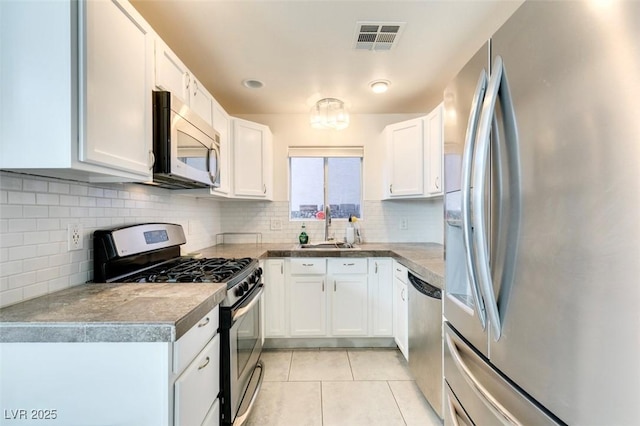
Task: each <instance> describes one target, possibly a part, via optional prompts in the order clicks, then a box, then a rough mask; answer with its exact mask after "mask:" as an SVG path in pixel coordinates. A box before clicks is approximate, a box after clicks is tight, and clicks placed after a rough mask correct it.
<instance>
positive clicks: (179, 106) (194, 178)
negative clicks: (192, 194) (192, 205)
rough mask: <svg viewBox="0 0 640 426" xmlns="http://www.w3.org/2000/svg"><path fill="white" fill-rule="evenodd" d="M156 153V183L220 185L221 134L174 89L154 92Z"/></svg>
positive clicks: (168, 185)
mask: <svg viewBox="0 0 640 426" xmlns="http://www.w3.org/2000/svg"><path fill="white" fill-rule="evenodd" d="M153 154H154V156H155V161H154V165H153V183H154V184H155V185H158V186H161V187H164V188H170V189H187V188H208V187H211V186H213V187H216V186H219V185H220V134H219V133H218V132H216V131H215V129H214V128H213V127H211V125H210V124H209V123H207V122H206V121H204V120H203V119H202V118H201V117H200V116H198V115H197V114H196V113H194V112H193V111H192V110H191V109H189V107H188V106H187V105H185V104H184V103H182V102H181V101H180V100H179V99H178V98H177V97H176V96H174V95H172V94H171V93H170V92H165V91H157V92H153Z"/></svg>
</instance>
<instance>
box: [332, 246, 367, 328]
mask: <svg viewBox="0 0 640 426" xmlns="http://www.w3.org/2000/svg"><path fill="white" fill-rule="evenodd" d="M328 273H329V286H330V289H329V294H330V298H331V303H330V308H331V335H332V336H363V337H365V336H367V335H368V334H369V328H368V326H367V323H368V322H367V318H368V315H369V313H368V301H369V299H368V294H367V293H368V291H367V290H368V282H367V259H350V258H340V259H329V260H328Z"/></svg>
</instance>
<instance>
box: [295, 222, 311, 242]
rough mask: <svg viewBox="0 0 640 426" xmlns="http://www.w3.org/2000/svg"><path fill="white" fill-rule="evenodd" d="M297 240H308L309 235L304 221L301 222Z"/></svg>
mask: <svg viewBox="0 0 640 426" xmlns="http://www.w3.org/2000/svg"><path fill="white" fill-rule="evenodd" d="M298 240H299V241H300V244H307V243H308V242H309V236H308V235H307V228H306V226H305V225H304V222H302V229H301V230H300V235H299V236H298Z"/></svg>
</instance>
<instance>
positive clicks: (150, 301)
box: [0, 284, 226, 343]
mask: <svg viewBox="0 0 640 426" xmlns="http://www.w3.org/2000/svg"><path fill="white" fill-rule="evenodd" d="M225 295H226V287H225V286H224V285H222V284H189V285H185V284H83V285H80V286H76V287H71V288H68V289H65V290H61V291H58V292H55V293H51V294H48V295H45V296H41V297H38V298H36V299H32V300H27V301H25V302H22V303H18V304H16V305H12V306H8V307H6V308H3V309H0V343H11V342H173V341H176V340H178V339H179V338H180V337H181V336H182V335H184V333H186V331H187V330H189V329H190V328H191V327H192V326H193V325H195V324H196V323H197V322H198V321H199V320H200V319H201V318H202V317H203V316H204V315H206V314H207V312H209V311H210V310H211V309H213V308H214V307H215V306H217V305H219V304H220V302H221V301H222V300H223V299H224V297H225Z"/></svg>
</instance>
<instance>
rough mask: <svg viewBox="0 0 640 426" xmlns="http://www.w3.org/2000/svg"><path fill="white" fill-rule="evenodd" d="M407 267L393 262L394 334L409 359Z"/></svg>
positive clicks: (401, 349)
mask: <svg viewBox="0 0 640 426" xmlns="http://www.w3.org/2000/svg"><path fill="white" fill-rule="evenodd" d="M407 284H408V276H407V268H406V267H404V266H402V265H400V264H399V263H398V262H396V261H394V262H393V310H394V314H393V315H394V327H393V336H394V339H395V341H396V344H397V345H398V348H399V349H400V352H402V355H404V357H405V358H406V359H409V299H408V298H407V296H408V288H407Z"/></svg>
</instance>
